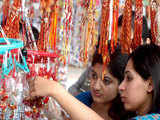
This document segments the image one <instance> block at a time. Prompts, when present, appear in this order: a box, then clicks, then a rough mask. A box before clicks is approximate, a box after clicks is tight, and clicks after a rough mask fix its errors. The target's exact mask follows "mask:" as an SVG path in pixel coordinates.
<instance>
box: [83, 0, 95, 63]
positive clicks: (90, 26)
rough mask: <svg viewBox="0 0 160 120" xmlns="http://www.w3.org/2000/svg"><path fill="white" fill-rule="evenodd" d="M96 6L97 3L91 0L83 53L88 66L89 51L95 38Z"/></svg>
mask: <svg viewBox="0 0 160 120" xmlns="http://www.w3.org/2000/svg"><path fill="white" fill-rule="evenodd" d="M94 6H95V2H94V0H90V2H89V7H88V10H87V12H88V18H87V19H88V24H87V30H86V33H85V34H86V35H85V36H86V37H85V41H84V45H85V46H84V53H83V60H84V61H83V62H84V63H85V64H86V63H87V61H88V57H89V56H88V52H90V51H89V49H90V48H91V47H92V44H91V43H93V39H92V38H93V37H94V34H92V33H94V26H95V23H94V22H95V15H94V9H95V8H94Z"/></svg>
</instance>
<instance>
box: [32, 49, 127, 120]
mask: <svg viewBox="0 0 160 120" xmlns="http://www.w3.org/2000/svg"><path fill="white" fill-rule="evenodd" d="M127 60H128V56H127V55H122V54H121V53H120V52H119V51H116V52H114V54H112V55H111V61H110V63H109V64H108V65H107V66H104V65H103V60H102V56H101V55H100V54H98V52H97V51H96V52H95V54H94V55H93V59H92V67H91V70H90V72H89V78H90V80H91V85H90V88H91V93H90V94H89V96H87V97H85V96H86V94H88V93H83V94H81V98H83V100H85V101H84V102H86V100H91V101H90V102H89V103H88V105H89V106H90V107H91V108H92V110H94V111H95V112H96V113H98V114H99V115H100V116H101V117H102V118H103V119H105V120H120V119H122V120H125V119H126V116H125V114H126V112H124V109H123V105H122V103H121V101H120V97H119V95H118V85H119V83H120V82H121V81H122V80H123V71H124V69H125V65H126V63H127ZM43 79H44V78H37V80H35V82H33V81H31V83H30V85H31V95H32V96H35V95H38V96H46V95H47V96H52V97H53V98H55V99H56V100H57V101H58V102H59V103H60V104H61V106H62V107H64V109H65V110H66V112H67V113H68V114H70V116H71V118H72V119H75V120H77V119H81V120H82V119H93V120H94V119H95V118H92V117H91V118H89V117H90V116H89V114H87V115H88V117H87V116H84V117H87V118H83V116H82V115H81V114H80V113H79V112H80V111H81V108H82V105H80V106H79V107H78V104H79V102H77V101H76V100H74V99H73V98H72V96H71V95H69V94H68V93H67V92H66V91H65V90H64V89H63V88H62V87H61V86H60V85H59V84H58V83H57V82H55V81H49V80H47V79H45V80H43ZM56 88H57V89H56ZM62 91H63V92H62ZM65 94H66V95H67V96H65ZM67 97H68V98H67ZM69 97H70V98H69ZM90 98H91V99H90ZM63 100H64V101H63ZM63 102H64V103H63ZM66 103H67V104H68V105H69V103H70V104H72V105H71V110H69V108H70V107H69V106H67V105H66ZM74 103H76V104H75V106H77V107H76V108H75V110H73V109H74V107H73V106H74ZM83 107H84V105H83ZM72 108H73V109H72ZM83 109H84V111H85V109H86V110H87V109H89V108H83ZM76 111H77V113H76ZM78 111H79V112H78ZM91 113H94V112H91ZM78 114H80V117H82V118H77V117H75V116H79V115H78ZM95 120H98V118H96V119H95Z"/></svg>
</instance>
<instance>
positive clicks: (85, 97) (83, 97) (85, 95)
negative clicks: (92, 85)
mask: <svg viewBox="0 0 160 120" xmlns="http://www.w3.org/2000/svg"><path fill="white" fill-rule="evenodd" d="M75 97H76V98H77V99H78V100H79V101H81V102H82V103H84V104H85V105H87V106H88V107H90V106H91V104H92V102H93V99H92V95H91V92H90V91H87V92H81V93H80V94H79V95H77V96H75Z"/></svg>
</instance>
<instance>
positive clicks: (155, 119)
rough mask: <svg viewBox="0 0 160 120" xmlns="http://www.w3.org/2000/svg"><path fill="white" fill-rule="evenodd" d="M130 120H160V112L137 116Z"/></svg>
mask: <svg viewBox="0 0 160 120" xmlns="http://www.w3.org/2000/svg"><path fill="white" fill-rule="evenodd" d="M131 120H160V114H158V113H152V114H147V115H144V116H137V117H134V118H132V119H131Z"/></svg>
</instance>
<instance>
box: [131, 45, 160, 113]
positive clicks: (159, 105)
mask: <svg viewBox="0 0 160 120" xmlns="http://www.w3.org/2000/svg"><path fill="white" fill-rule="evenodd" d="M129 59H132V61H133V67H134V69H135V71H136V72H137V73H138V74H139V75H140V76H141V77H142V78H143V79H144V80H145V81H147V80H148V79H149V77H151V78H152V83H153V93H152V94H153V100H152V107H151V109H150V111H149V113H153V112H154V113H157V112H159V110H160V47H159V46H157V45H155V44H149V45H141V46H139V47H138V48H137V49H136V50H135V51H133V53H132V54H131V55H130V56H129Z"/></svg>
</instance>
